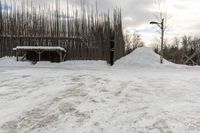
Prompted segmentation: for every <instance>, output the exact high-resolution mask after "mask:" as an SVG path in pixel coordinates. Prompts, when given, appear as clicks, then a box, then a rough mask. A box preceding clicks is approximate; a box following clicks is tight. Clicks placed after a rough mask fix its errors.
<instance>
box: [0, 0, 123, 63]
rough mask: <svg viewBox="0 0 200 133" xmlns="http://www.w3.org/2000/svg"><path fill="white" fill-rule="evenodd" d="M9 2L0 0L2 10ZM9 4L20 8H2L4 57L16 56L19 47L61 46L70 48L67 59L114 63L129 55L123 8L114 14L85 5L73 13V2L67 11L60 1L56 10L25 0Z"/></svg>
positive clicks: (0, 30)
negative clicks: (124, 29) (123, 21)
mask: <svg viewBox="0 0 200 133" xmlns="http://www.w3.org/2000/svg"><path fill="white" fill-rule="evenodd" d="M56 1H59V0H56ZM2 3H3V4H2ZM6 4H8V3H6V0H0V9H1V8H2V5H6ZM9 4H12V7H16V8H11V9H8V10H9V11H2V10H0V57H3V56H13V55H15V53H14V52H13V48H15V47H17V46H51V47H53V46H59V47H62V48H64V49H65V50H66V53H67V55H66V57H63V58H64V59H65V60H105V61H107V62H108V63H110V64H113V62H114V61H115V60H117V59H119V58H121V57H122V56H124V55H125V42H124V38H123V29H122V17H121V10H120V9H116V10H114V11H113V16H111V15H110V13H109V12H107V13H100V12H98V9H96V12H95V11H94V10H90V12H88V11H89V9H86V6H85V5H84V4H82V5H81V9H80V10H77V9H76V8H74V9H73V8H70V12H69V5H66V10H65V9H64V11H65V12H63V11H62V10H61V9H59V5H58V4H59V2H58V3H57V6H56V9H54V8H55V7H53V6H52V7H51V6H49V7H48V6H47V7H48V8H47V7H42V6H40V7H33V6H32V7H30V5H28V4H27V3H25V2H23V3H22V4H21V5H15V4H16V2H15V0H13V1H12V0H10V1H9ZM46 14H48V15H46ZM69 16H70V18H69ZM111 43H112V44H111ZM111 49H112V52H111ZM29 53H30V52H29ZM43 55H45V54H44V53H43ZM46 55H47V54H46ZM111 56H112V57H111Z"/></svg>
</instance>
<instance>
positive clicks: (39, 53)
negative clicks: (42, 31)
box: [38, 50, 41, 61]
mask: <svg viewBox="0 0 200 133" xmlns="http://www.w3.org/2000/svg"><path fill="white" fill-rule="evenodd" d="M38 55H39V61H40V60H41V52H40V50H39V52H38Z"/></svg>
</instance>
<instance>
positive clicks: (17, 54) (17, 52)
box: [16, 49, 19, 61]
mask: <svg viewBox="0 0 200 133" xmlns="http://www.w3.org/2000/svg"><path fill="white" fill-rule="evenodd" d="M16 57H17V61H19V58H18V50H17V49H16Z"/></svg>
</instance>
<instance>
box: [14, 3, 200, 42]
mask: <svg viewBox="0 0 200 133" xmlns="http://www.w3.org/2000/svg"><path fill="white" fill-rule="evenodd" d="M16 1H17V2H18V3H20V0H16ZM28 1H30V0H28ZM66 1H67V0H61V7H63V8H64V7H65V5H66V3H67V2H66ZM80 1H81V0H69V3H70V4H71V5H73V6H74V7H78V6H80ZM156 1H157V0H97V3H98V9H99V10H100V11H107V10H108V9H109V10H112V9H114V8H116V7H118V8H121V10H122V16H123V28H124V30H128V31H130V32H134V31H136V32H138V33H139V34H141V37H142V40H143V41H144V42H145V44H146V45H150V44H152V43H153V40H154V39H155V37H159V35H160V34H159V33H158V30H159V27H157V26H156V25H150V24H149V22H150V21H156V18H155V15H156V14H157V13H156V12H157V11H158V10H159V5H158V4H157V2H156ZM32 2H33V4H34V5H39V4H40V5H48V4H54V3H55V0H32ZM85 2H86V4H87V5H88V6H95V4H96V0H85ZM199 5H200V1H199V0H165V2H164V4H163V5H162V9H164V11H165V12H167V17H166V18H167V22H166V23H167V27H168V28H167V31H166V32H165V37H166V38H168V40H169V41H170V40H172V38H173V37H175V36H179V37H180V36H182V35H193V36H198V35H200V23H199V22H200V17H199V16H198V15H199V13H200V8H199Z"/></svg>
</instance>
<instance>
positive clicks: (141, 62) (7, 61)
mask: <svg viewBox="0 0 200 133" xmlns="http://www.w3.org/2000/svg"><path fill="white" fill-rule="evenodd" d="M199 75H200V68H199V67H188V66H183V65H175V64H172V63H169V62H167V61H165V64H164V65H160V64H159V56H158V55H156V54H155V53H154V52H153V51H152V50H151V49H150V48H139V49H137V50H136V51H134V52H133V53H131V54H130V55H128V56H126V57H124V58H122V59H120V60H119V61H117V62H116V64H115V65H114V66H113V67H110V66H109V65H107V64H106V63H105V62H103V61H68V62H64V63H60V64H50V63H48V62H41V63H38V64H36V65H32V64H31V63H29V62H16V61H15V59H14V58H6V57H5V58H1V59H0V133H25V132H26V133H27V132H28V133H29V132H31V133H199V132H200V87H199V86H200V76H199Z"/></svg>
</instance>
